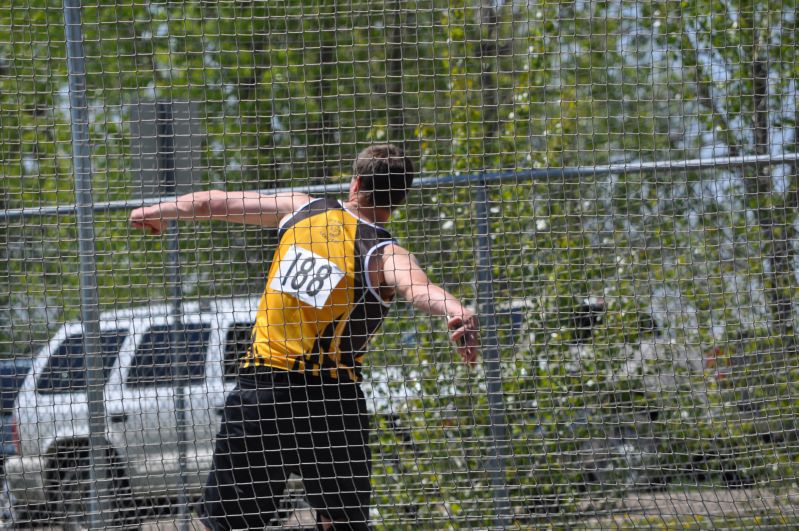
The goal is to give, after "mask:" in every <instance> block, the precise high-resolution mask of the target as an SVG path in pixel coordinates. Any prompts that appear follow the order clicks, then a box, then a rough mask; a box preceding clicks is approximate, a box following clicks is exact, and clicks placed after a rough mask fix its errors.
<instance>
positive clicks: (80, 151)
mask: <svg viewBox="0 0 799 531" xmlns="http://www.w3.org/2000/svg"><path fill="white" fill-rule="evenodd" d="M64 26H65V31H66V45H67V68H68V74H69V112H70V126H71V129H72V165H73V172H74V174H75V203H76V214H77V220H76V221H77V232H78V254H79V261H80V266H79V276H80V301H81V320H82V322H83V341H84V352H85V355H86V364H85V367H86V383H87V401H88V410H89V450H90V452H89V454H90V464H91V466H90V472H89V474H90V483H91V502H90V507H91V509H90V512H91V514H90V515H89V525H90V527H91V529H101V528H104V527H105V513H106V511H105V510H104V505H105V502H104V500H107V498H108V497H107V496H106V494H107V493H108V492H109V490H110V485H109V481H110V475H109V470H108V467H109V464H110V463H109V455H108V443H107V442H106V440H105V404H104V403H103V394H104V393H103V391H104V386H105V377H104V374H103V359H102V352H101V349H100V309H99V295H98V293H97V262H96V260H97V255H96V252H97V251H96V246H95V234H94V212H93V208H94V204H93V203H94V201H93V199H92V168H91V150H90V145H89V109H88V105H87V101H86V55H85V53H84V49H83V28H82V21H81V4H80V0H64Z"/></svg>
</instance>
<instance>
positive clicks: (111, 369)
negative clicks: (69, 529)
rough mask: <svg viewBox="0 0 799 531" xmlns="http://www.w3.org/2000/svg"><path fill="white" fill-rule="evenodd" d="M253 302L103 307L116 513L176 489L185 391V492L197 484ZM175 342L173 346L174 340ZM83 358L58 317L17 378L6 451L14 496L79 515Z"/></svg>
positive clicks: (55, 512) (79, 342)
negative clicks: (12, 449)
mask: <svg viewBox="0 0 799 531" xmlns="http://www.w3.org/2000/svg"><path fill="white" fill-rule="evenodd" d="M257 305H258V299H250V298H243V299H227V300H214V301H211V302H207V303H197V302H194V303H187V304H184V305H183V306H182V309H181V319H180V323H181V324H180V325H175V324H174V322H171V318H170V311H169V307H167V306H150V307H144V308H136V309H125V310H118V311H114V312H109V313H104V314H103V315H102V316H101V321H100V329H101V333H100V345H101V350H102V354H103V367H104V372H105V376H106V380H105V382H106V383H105V387H104V403H105V437H106V441H107V443H108V446H109V447H110V451H109V456H108V458H109V460H110V462H111V464H112V469H113V474H112V477H113V488H114V491H113V492H114V496H112V497H111V500H110V502H109V503H113V505H112V509H113V510H112V511H111V514H112V517H111V521H112V522H114V523H123V522H124V521H125V520H127V519H128V518H132V517H131V516H130V515H131V514H133V513H135V509H131V508H132V507H134V506H135V504H134V503H133V500H138V499H159V498H162V499H163V498H168V499H175V498H177V497H178V495H179V493H180V492H181V485H182V480H181V460H180V452H179V448H178V441H179V436H178V429H177V428H178V418H179V416H180V415H179V414H178V403H179V401H180V400H181V398H183V399H184V403H183V406H184V408H183V409H184V418H185V421H184V422H185V424H183V426H184V430H183V431H184V438H183V440H184V441H186V444H185V461H184V462H185V470H186V474H185V476H186V478H187V486H188V496H189V498H190V499H191V498H194V497H196V496H198V495H199V494H200V492H201V489H202V485H203V482H204V480H205V477H206V476H207V474H208V471H209V470H210V467H211V457H212V453H213V439H214V436H215V434H216V432H217V430H218V428H219V424H220V421H221V414H222V407H223V405H224V401H225V396H226V395H227V393H229V392H230V391H231V390H232V389H233V387H234V386H235V372H236V367H237V363H236V361H237V359H238V357H239V356H240V355H241V353H242V350H246V348H247V346H248V344H249V341H250V337H251V332H252V326H253V323H254V321H255V312H256V309H257ZM175 342H176V344H177V345H178V347H179V348H178V349H172V348H171V345H172V344H174V343H175ZM175 353H177V354H178V360H177V361H178V363H177V364H176V363H173V360H175ZM84 366H85V355H84V351H83V328H82V326H81V325H80V324H79V323H72V324H66V325H65V326H63V327H62V328H61V330H60V331H59V332H58V333H57V334H56V335H55V337H54V338H53V339H52V340H51V341H50V342H49V344H48V345H46V346H45V347H44V348H43V349H42V350H41V352H39V354H38V356H37V357H36V359H35V361H34V365H33V370H32V371H31V373H30V374H29V375H28V378H27V379H26V380H25V382H24V384H23V385H22V388H21V390H20V392H19V395H18V398H17V403H16V430H17V431H16V434H17V441H16V444H17V449H18V454H19V455H17V456H14V457H12V458H9V459H8V461H6V474H7V478H8V482H9V487H10V490H11V493H12V495H13V496H14V497H15V499H16V503H15V505H16V506H17V507H22V508H27V509H29V510H32V511H33V512H35V513H38V514H39V515H41V516H44V517H47V518H50V517H56V518H62V519H64V518H65V519H66V520H67V521H71V522H82V521H84V520H85V519H86V516H85V515H86V514H87V512H88V511H87V509H88V507H87V505H86V504H87V503H88V502H87V499H88V496H87V492H88V488H89V480H88V478H89V459H90V452H89V413H88V403H87V393H86V377H85V372H84ZM178 368H179V369H180V370H181V371H182V378H179V379H178V378H176V377H175V375H176V374H178V373H176V372H175V369H178ZM181 380H182V385H179V382H180V381H181ZM42 511H43V512H44V514H42ZM17 514H20V512H17ZM78 525H80V524H78Z"/></svg>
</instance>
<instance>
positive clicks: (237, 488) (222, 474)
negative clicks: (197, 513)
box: [202, 389, 286, 529]
mask: <svg viewBox="0 0 799 531" xmlns="http://www.w3.org/2000/svg"><path fill="white" fill-rule="evenodd" d="M272 402H273V399H272V397H271V396H270V392H269V391H262V390H254V389H236V390H235V391H233V392H232V393H231V394H230V396H228V399H227V401H226V403H225V408H224V418H223V421H222V426H221V428H220V431H219V434H218V435H217V438H216V442H215V446H214V457H213V468H212V471H211V473H210V474H209V477H208V483H207V485H206V488H205V492H204V497H203V498H204V499H203V507H202V511H203V513H204V516H205V518H204V520H205V522H206V523H207V524H209V525H211V527H212V528H213V529H248V528H249V529H251V528H257V527H264V526H266V525H268V524H269V521H270V520H271V519H272V518H273V517H274V514H275V511H276V508H277V504H278V498H279V496H280V495H281V494H282V493H283V490H284V488H285V481H286V469H285V467H283V466H281V463H282V459H276V457H275V456H276V455H279V453H280V448H281V443H280V438H279V434H278V433H277V428H276V425H275V416H276V415H275V411H274V404H273V403H272Z"/></svg>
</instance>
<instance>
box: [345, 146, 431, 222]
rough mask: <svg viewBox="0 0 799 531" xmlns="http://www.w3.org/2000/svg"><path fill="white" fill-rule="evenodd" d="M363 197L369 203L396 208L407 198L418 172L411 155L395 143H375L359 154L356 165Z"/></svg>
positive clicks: (356, 174)
mask: <svg viewBox="0 0 799 531" xmlns="http://www.w3.org/2000/svg"><path fill="white" fill-rule="evenodd" d="M352 169H353V172H354V175H353V180H356V179H358V180H359V181H360V185H359V188H358V195H359V197H361V198H363V200H364V201H366V202H367V204H368V206H372V207H376V208H389V209H392V208H394V207H397V206H399V205H401V204H402V203H404V202H405V196H406V194H407V193H408V188H410V187H411V184H412V183H413V178H414V175H415V172H414V169H413V163H412V162H411V159H409V158H408V157H406V156H405V153H403V151H402V150H401V149H400V148H398V147H397V146H395V145H393V144H375V145H373V146H369V147H368V148H366V149H364V150H363V151H361V152H360V153H359V154H358V157H357V158H356V159H355V163H354V164H353V165H352Z"/></svg>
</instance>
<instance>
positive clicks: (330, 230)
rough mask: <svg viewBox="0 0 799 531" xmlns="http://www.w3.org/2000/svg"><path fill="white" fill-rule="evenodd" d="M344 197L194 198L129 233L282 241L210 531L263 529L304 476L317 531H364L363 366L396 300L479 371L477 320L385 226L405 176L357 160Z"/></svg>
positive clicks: (385, 162) (375, 149)
mask: <svg viewBox="0 0 799 531" xmlns="http://www.w3.org/2000/svg"><path fill="white" fill-rule="evenodd" d="M353 169H354V176H353V178H352V181H351V182H350V188H349V197H348V199H347V200H346V201H344V202H340V201H336V200H333V199H325V198H316V199H315V198H312V197H310V196H308V195H305V194H301V193H283V194H275V195H261V194H259V193H257V192H222V191H216V190H213V191H209V192H198V193H194V194H188V195H184V196H181V197H178V198H177V199H176V200H175V201H168V202H164V203H161V204H159V205H155V206H150V207H146V208H139V209H136V210H134V211H133V212H132V213H131V215H130V222H131V224H132V226H134V227H139V228H143V229H145V230H147V231H149V232H150V233H153V234H160V233H161V232H163V231H164V230H165V228H166V225H167V222H168V221H169V220H173V219H185V220H198V219H211V220H221V221H227V222H231V223H247V224H253V225H261V226H264V227H276V228H277V229H278V238H279V241H278V246H277V250H276V251H275V255H274V258H273V260H272V265H271V268H270V270H269V276H268V277H267V279H266V288H265V290H264V294H263V297H262V298H261V301H260V304H259V307H258V313H257V318H256V323H255V327H254V329H253V334H252V346H251V347H250V349H249V350H248V352H247V354H246V355H245V356H244V357H243V359H242V360H241V364H240V370H239V382H238V386H237V387H236V390H235V391H233V392H232V393H231V394H230V395H229V397H228V399H227V401H226V403H225V410H224V419H223V422H222V427H221V429H220V431H219V434H218V435H217V438H216V443H215V449H214V459H213V470H212V471H211V473H210V474H209V476H208V483H207V485H206V487H205V493H204V497H203V502H202V505H201V509H200V512H201V514H202V517H203V522H204V523H205V525H206V526H208V528H209V529H212V530H222V529H253V528H263V527H265V526H267V525H268V524H269V521H270V520H272V518H273V517H274V516H275V512H276V509H277V501H278V499H279V497H280V495H281V494H282V492H283V489H284V487H285V485H286V478H287V477H288V475H289V473H291V472H293V471H294V472H297V473H299V475H300V476H301V477H302V480H303V484H304V486H305V491H306V495H307V498H308V501H309V503H310V504H311V506H312V507H313V508H314V509H315V510H316V514H317V522H318V524H317V527H318V528H319V529H334V530H340V529H357V530H361V529H368V521H369V499H370V495H371V485H370V470H371V464H370V458H371V455H370V451H369V447H368V442H369V441H368V430H369V415H368V413H367V409H366V402H365V399H364V395H363V393H362V391H361V387H360V385H359V382H360V380H361V365H362V362H363V358H364V356H365V353H366V347H367V344H368V342H369V339H370V338H371V337H372V335H373V334H374V333H375V331H376V330H377V329H378V328H379V327H380V325H381V323H382V321H383V318H384V317H385V316H386V314H387V313H388V309H389V305H390V303H391V301H392V299H393V298H394V296H395V295H396V296H398V297H399V298H401V299H403V300H406V301H408V302H410V303H412V304H413V306H414V307H415V308H417V309H418V310H421V311H423V312H425V313H427V314H429V315H433V316H442V317H446V318H447V327H448V329H449V332H450V338H451V339H452V340H453V341H454V342H455V343H456V344H457V345H458V346H457V350H458V352H459V354H460V355H461V357H462V358H463V359H464V361H466V362H467V363H474V361H475V359H476V357H477V345H478V343H479V336H478V321H477V318H476V317H475V315H474V313H473V312H472V311H470V310H469V309H467V308H465V307H464V306H463V304H461V302H459V301H458V299H456V298H455V297H454V296H452V295H451V294H449V293H447V292H446V291H445V290H443V289H442V288H440V287H439V286H437V285H435V284H433V283H432V282H431V281H430V280H429V279H428V278H427V275H426V274H425V273H424V271H422V269H421V268H420V267H419V263H418V262H417V261H416V259H415V258H414V257H413V255H412V254H411V253H409V252H408V251H406V250H405V249H403V248H402V247H400V246H399V245H398V244H397V242H396V240H394V239H393V238H392V237H391V234H389V232H388V231H387V230H386V229H385V228H384V227H383V224H384V223H386V222H387V221H388V220H389V218H390V216H391V212H392V210H394V209H395V208H396V207H398V206H399V205H401V204H402V203H403V202H404V201H405V195H406V193H407V191H408V188H409V187H410V186H411V183H412V181H413V177H414V170H413V165H412V163H411V161H410V160H409V159H408V158H407V157H406V156H405V155H404V154H403V152H402V150H400V149H399V148H397V147H396V146H393V145H390V144H381V145H373V146H371V147H368V148H366V149H365V150H363V151H362V152H361V153H360V154H359V155H358V157H357V159H356V161H355V164H354V168H353Z"/></svg>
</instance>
